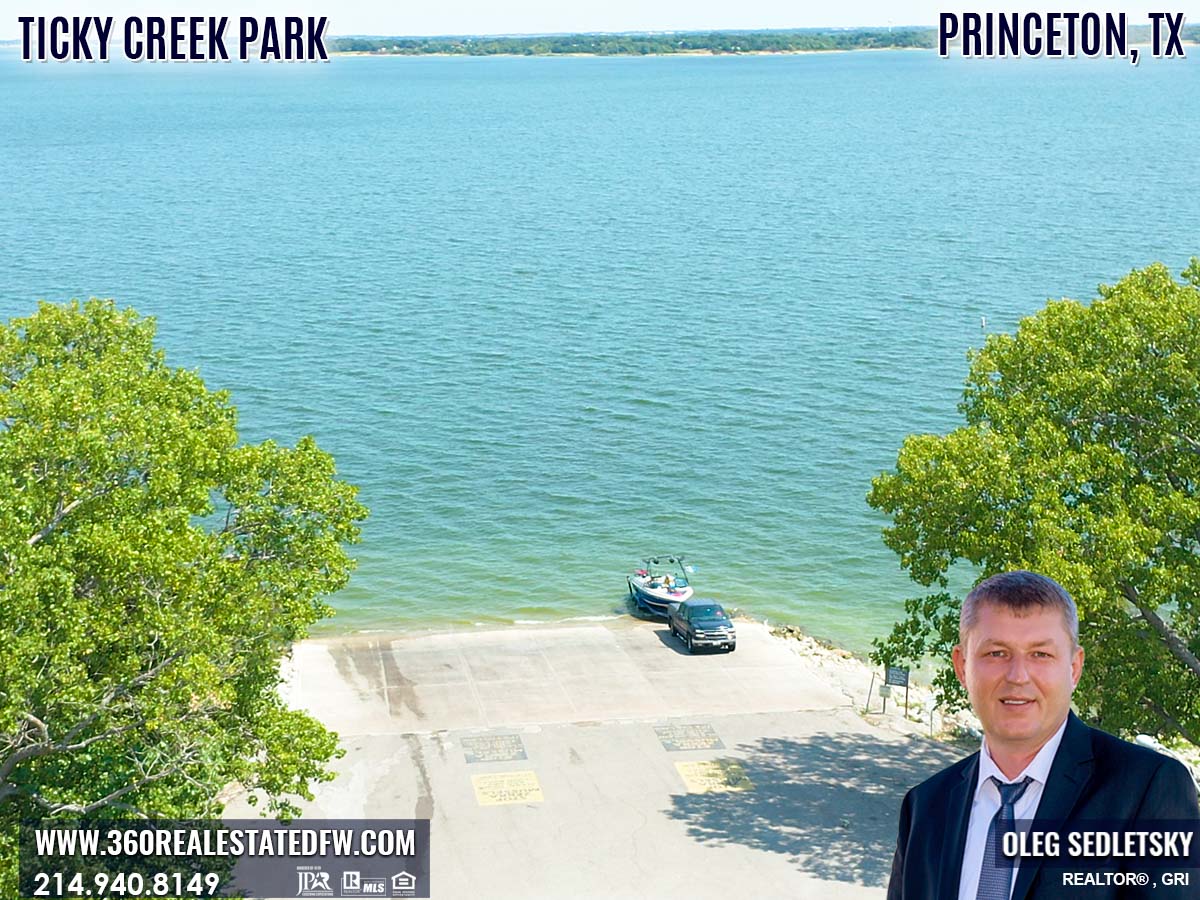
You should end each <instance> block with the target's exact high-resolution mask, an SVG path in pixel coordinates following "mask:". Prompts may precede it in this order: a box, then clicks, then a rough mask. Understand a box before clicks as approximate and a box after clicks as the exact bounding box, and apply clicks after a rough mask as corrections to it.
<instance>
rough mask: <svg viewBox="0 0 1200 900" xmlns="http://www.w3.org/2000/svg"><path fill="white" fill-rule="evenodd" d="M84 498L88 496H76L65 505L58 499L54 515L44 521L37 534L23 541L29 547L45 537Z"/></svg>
mask: <svg viewBox="0 0 1200 900" xmlns="http://www.w3.org/2000/svg"><path fill="white" fill-rule="evenodd" d="M86 499H88V498H87V497H76V498H75V499H74V500H72V501H71V502H70V503H68V504H67V505H66V506H63V504H62V501H61V500H60V501H58V505H57V508H56V509H55V510H54V515H53V516H51V518H50V521H49V522H47V523H46V527H45V528H43V529H42V530H41V531H39V532H38V533H37V534H35V535H33V536H32V537H30V538H29V540H27V541H26V542H25V543H26V544H28V545H29V546H30V547H32V546H33V545H34V544H36V543H38V541H40V540H42V539H43V538H45V537H46V536H47V535H49V534H50V532H52V531H53V530H54V529H55V528H57V527H58V524H59V523H60V522H61V521H62V520H63V519H65V518H66V517H67V516H69V515H70V514H71V512H72V511H73V510H75V509H76V508H77V507H78V506H79V504H80V503H82V502H83V501H84V500H86Z"/></svg>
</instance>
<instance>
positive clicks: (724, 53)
mask: <svg viewBox="0 0 1200 900" xmlns="http://www.w3.org/2000/svg"><path fill="white" fill-rule="evenodd" d="M909 50H919V51H923V52H926V53H931V52H933V48H932V47H829V48H824V47H822V48H814V49H812V50H745V51H729V50H716V51H714V50H678V51H674V52H671V53H446V52H439V53H395V52H389V51H385V50H331V51H330V52H329V55H330V56H373V57H406V58H414V59H419V58H428V57H442V58H446V59H451V58H463V59H482V58H484V57H500V58H504V59H529V58H531V57H534V58H537V59H548V58H557V57H566V58H568V59H587V58H591V57H594V58H596V59H629V58H633V59H640V58H643V57H652V58H656V59H665V58H667V57H671V56H711V57H716V56H806V55H809V54H813V53H883V52H893V51H909Z"/></svg>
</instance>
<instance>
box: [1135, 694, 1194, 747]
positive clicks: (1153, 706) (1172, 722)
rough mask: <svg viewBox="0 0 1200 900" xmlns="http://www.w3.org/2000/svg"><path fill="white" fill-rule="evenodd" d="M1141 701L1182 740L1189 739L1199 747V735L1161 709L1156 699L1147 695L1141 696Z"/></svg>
mask: <svg viewBox="0 0 1200 900" xmlns="http://www.w3.org/2000/svg"><path fill="white" fill-rule="evenodd" d="M1142 703H1143V704H1145V706H1146V708H1147V709H1149V710H1151V711H1152V712H1153V713H1154V714H1155V715H1156V716H1158V718H1159V719H1160V720H1161V721H1162V723H1163V724H1164V725H1166V726H1167V727H1168V728H1174V729H1175V731H1177V732H1178V733H1179V734H1180V735H1181V736H1182V737H1183V739H1184V740H1186V741H1190V742H1191V743H1192V744H1194V745H1195V746H1197V747H1200V735H1198V734H1196V733H1195V732H1192V731H1189V730H1188V729H1186V728H1184V727H1183V725H1182V724H1180V722H1179V720H1177V719H1176V718H1175V717H1174V716H1173V715H1171V714H1170V713H1169V712H1167V711H1166V710H1165V709H1163V708H1162V707H1161V706H1160V705H1159V704H1158V703H1157V702H1156V701H1154V700H1151V699H1150V698H1149V697H1143V698H1142Z"/></svg>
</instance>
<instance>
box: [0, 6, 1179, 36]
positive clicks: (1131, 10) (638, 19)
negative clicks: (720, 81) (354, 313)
mask: <svg viewBox="0 0 1200 900" xmlns="http://www.w3.org/2000/svg"><path fill="white" fill-rule="evenodd" d="M3 6H4V12H3V13H2V14H0V16H2V18H0V40H13V39H16V38H19V37H20V34H21V26H20V24H19V23H18V22H17V17H18V16H24V15H40V16H53V15H62V16H80V15H103V16H113V17H115V18H118V19H119V18H124V17H126V16H151V15H156V16H178V15H227V16H231V17H232V16H241V15H246V16H285V15H300V16H309V15H316V16H328V17H329V26H328V29H327V31H326V33H327V34H329V35H338V34H376V35H389V36H390V35H438V34H548V33H558V32H580V31H681V30H702V29H754V28H820V27H831V28H845V27H855V26H864V25H882V26H886V25H927V26H933V25H935V24H936V23H937V16H938V13H939V12H941V11H943V10H945V11H947V12H954V11H961V10H964V9H966V10H970V11H973V12H984V11H987V10H989V9H1002V10H1008V11H1017V10H1036V11H1044V8H1045V7H1050V8H1053V9H1054V10H1062V11H1066V10H1075V11H1084V10H1090V11H1094V12H1125V13H1127V14H1128V15H1129V16H1130V21H1134V22H1141V21H1146V11H1147V10H1148V9H1169V10H1171V11H1172V12H1183V13H1185V14H1186V16H1187V20H1188V21H1189V22H1200V0H1167V2H1165V3H1163V2H1161V0H1160V2H1143V3H1130V4H1128V5H1115V6H1114V5H1109V6H1103V5H1099V4H1092V5H1089V4H1086V3H1072V2H1070V0H1067V2H1063V0H1058V2H1055V3H1051V4H1037V3H1034V4H1024V5H1022V4H1013V3H1009V4H1004V3H999V2H990V3H989V2H982V3H980V2H972V3H961V4H953V3H950V2H941V3H939V2H937V0H891V2H888V0H842V2H840V3H835V4H831V3H820V4H817V3H805V2H795V0H792V2H783V0H736V2H735V0H439V2H436V3H428V2H421V3H413V2H403V0H402V2H399V3H397V2H388V0H245V2H240V3H221V2H219V0H217V2H211V0H16V2H14V3H5V4H3Z"/></svg>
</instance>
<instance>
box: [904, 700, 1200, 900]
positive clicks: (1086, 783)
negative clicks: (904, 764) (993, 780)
mask: <svg viewBox="0 0 1200 900" xmlns="http://www.w3.org/2000/svg"><path fill="white" fill-rule="evenodd" d="M978 773H979V754H978V753H974V754H972V755H971V756H969V757H967V758H966V759H964V760H962V762H958V763H955V764H954V765H952V766H950V768H948V769H944V770H942V771H941V772H939V773H938V774H937V775H934V776H933V777H932V778H930V779H929V780H928V781H926V782H924V783H922V784H920V785H918V786H917V787H915V788H913V789H912V790H911V791H909V792H908V794H907V795H906V796H905V798H904V803H903V805H902V806H901V807H900V837H899V839H898V840H897V842H896V856H895V859H894V860H893V861H892V878H891V882H890V883H889V884H888V900H957V897H958V882H959V877H960V875H961V874H962V856H963V849H964V848H965V847H966V843H967V822H968V820H969V818H970V815H971V802H972V800H973V799H974V796H975V782H976V779H977V778H978ZM1155 819H1173V820H1176V821H1178V820H1185V819H1186V820H1191V821H1200V808H1197V801H1196V786H1195V784H1194V783H1193V782H1192V778H1191V776H1190V775H1189V774H1188V771H1187V769H1186V768H1184V766H1182V765H1181V764H1180V763H1179V762H1177V761H1176V760H1174V759H1171V758H1170V757H1168V756H1164V755H1163V754H1161V753H1156V752H1155V751H1153V750H1149V749H1146V748H1144V747H1139V746H1137V745H1136V744H1130V743H1127V742H1126V741H1122V740H1119V739H1118V738H1115V737H1113V736H1112V735H1110V734H1105V733H1104V732H1103V731H1097V730H1096V729H1094V728H1089V727H1088V726H1087V725H1084V724H1083V722H1081V721H1080V720H1079V719H1078V718H1077V717H1076V715H1075V714H1074V713H1071V714H1070V716H1069V718H1068V720H1067V727H1066V730H1065V731H1064V732H1063V737H1062V743H1060V744H1059V746H1058V753H1057V754H1055V757H1054V763H1053V764H1052V765H1051V767H1050V775H1049V776H1048V777H1047V779H1046V787H1045V789H1044V790H1043V792H1042V799H1041V801H1040V802H1039V804H1038V810H1037V815H1036V817H1035V819H1034V821H1035V822H1036V821H1058V822H1064V823H1068V824H1070V823H1075V822H1080V823H1086V822H1087V821H1088V820H1091V821H1092V822H1093V823H1094V822H1095V821H1096V820H1108V821H1109V822H1110V823H1111V822H1114V821H1117V820H1120V821H1127V822H1130V823H1139V824H1140V825H1142V826H1144V827H1145V828H1146V829H1147V830H1154V829H1155V827H1156V826H1155V823H1154V821H1153V820H1155ZM1085 827H1086V826H1085ZM1092 827H1094V825H1093V826H1092ZM1157 827H1159V828H1163V827H1166V826H1165V825H1159V826H1157ZM1173 830H1174V829H1173ZM1198 843H1200V839H1196V840H1193V841H1192V854H1193V856H1194V855H1195V854H1196V852H1197V844H1198ZM1063 846H1064V848H1065V846H1066V845H1065V843H1064V845H1063ZM1063 854H1064V855H1065V854H1066V850H1065V849H1064V850H1063ZM1128 868H1129V870H1130V871H1138V868H1137V864H1136V863H1135V862H1130V863H1129V866H1128ZM1063 871H1079V872H1085V871H1095V862H1094V861H1089V860H1085V859H1081V860H1079V861H1078V862H1077V863H1072V864H1071V865H1070V866H1069V867H1068V868H1067V869H1065V870H1064V869H1063V868H1062V867H1061V866H1059V867H1056V868H1055V867H1050V866H1046V867H1043V866H1042V865H1041V864H1040V863H1039V862H1038V861H1037V860H1035V859H1032V858H1024V859H1022V860H1021V863H1020V868H1019V869H1018V870H1017V880H1016V883H1015V884H1014V886H1013V895H1012V900H1043V898H1062V897H1073V896H1079V897H1086V898H1088V900H1110V898H1112V900H1115V898H1126V897H1141V896H1147V897H1149V896H1155V897H1160V898H1166V897H1173V898H1174V897H1178V898H1182V897H1185V896H1197V895H1198V894H1188V893H1187V892H1188V891H1189V890H1190V891H1197V890H1198V888H1197V887H1196V885H1197V884H1200V870H1197V869H1192V870H1190V871H1191V882H1192V886H1191V887H1190V888H1175V889H1170V890H1166V889H1161V888H1160V889H1159V890H1157V891H1154V890H1152V889H1151V888H1150V887H1149V886H1147V888H1146V889H1144V891H1139V890H1134V889H1131V888H1128V887H1116V886H1089V887H1074V888H1072V887H1064V886H1063V878H1062V873H1063ZM1181 871H1184V870H1182V869H1181ZM1151 877H1152V880H1153V875H1152V876H1151ZM1181 892H1182V893H1181Z"/></svg>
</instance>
